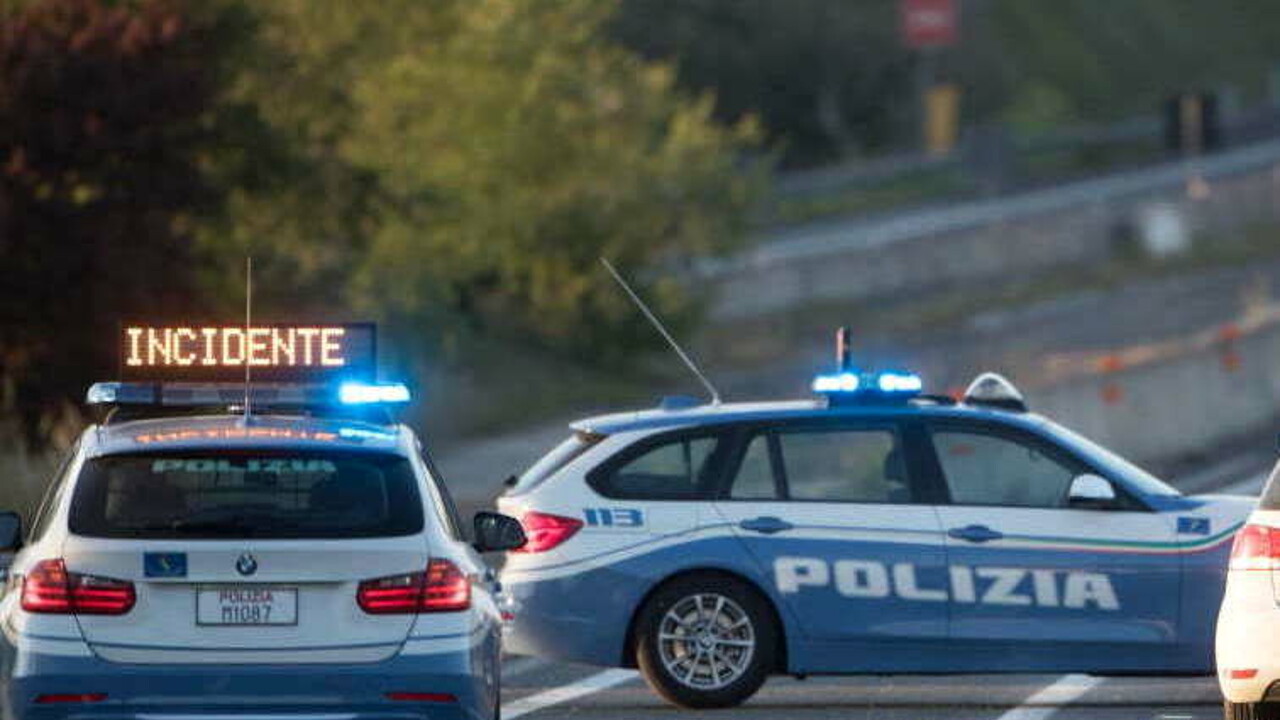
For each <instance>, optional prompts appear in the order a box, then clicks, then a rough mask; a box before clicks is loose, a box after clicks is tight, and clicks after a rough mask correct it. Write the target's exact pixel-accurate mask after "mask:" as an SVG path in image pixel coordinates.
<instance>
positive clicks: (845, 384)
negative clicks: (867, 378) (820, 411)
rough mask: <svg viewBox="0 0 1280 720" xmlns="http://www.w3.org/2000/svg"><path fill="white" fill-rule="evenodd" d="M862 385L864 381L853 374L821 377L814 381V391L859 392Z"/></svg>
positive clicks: (846, 373) (845, 373)
mask: <svg viewBox="0 0 1280 720" xmlns="http://www.w3.org/2000/svg"><path fill="white" fill-rule="evenodd" d="M861 385H862V379H861V378H859V377H858V375H857V373H851V372H842V373H837V374H835V375H819V376H818V377H816V378H814V379H813V391H814V392H816V393H837V392H857V391H858V388H859V387H860V386H861Z"/></svg>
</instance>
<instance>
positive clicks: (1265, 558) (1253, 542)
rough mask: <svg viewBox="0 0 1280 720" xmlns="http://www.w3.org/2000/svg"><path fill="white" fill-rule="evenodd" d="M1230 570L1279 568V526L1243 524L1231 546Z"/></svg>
mask: <svg viewBox="0 0 1280 720" xmlns="http://www.w3.org/2000/svg"><path fill="white" fill-rule="evenodd" d="M1229 567H1230V568H1231V569H1232V570H1280V528H1273V527H1267V526H1265V525H1245V526H1244V527H1243V528H1240V532H1238V533H1236V541H1235V544H1234V545H1233V546H1232V547H1231V562H1230V564H1229Z"/></svg>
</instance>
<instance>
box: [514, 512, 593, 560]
mask: <svg viewBox="0 0 1280 720" xmlns="http://www.w3.org/2000/svg"><path fill="white" fill-rule="evenodd" d="M520 524H521V525H523V526H524V534H525V537H526V538H527V539H528V542H526V543H525V544H524V547H522V548H520V549H518V550H513V551H512V552H524V553H539V552H546V551H548V550H550V549H552V548H554V547H556V546H558V545H560V544H561V543H563V542H564V541H565V540H568V539H569V538H571V537H573V536H574V533H576V532H578V531H579V530H581V529H582V521H581V520H579V519H578V518H571V517H564V516H562V515H550V514H548V513H540V512H536V511H530V512H527V513H525V514H524V517H522V518H520Z"/></svg>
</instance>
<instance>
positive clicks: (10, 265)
mask: <svg viewBox="0 0 1280 720" xmlns="http://www.w3.org/2000/svg"><path fill="white" fill-rule="evenodd" d="M212 39H213V34H212V32H211V28H210V27H207V26H201V25H199V24H197V23H193V22H191V20H190V18H189V17H188V16H187V15H186V14H185V13H184V9H183V6H182V5H180V4H179V3H177V2H174V1H171V0H144V1H143V2H139V3H137V4H136V5H129V6H112V5H108V4H106V3H104V2H102V1H101V0H46V1H45V2H40V3H35V4H31V5H29V6H28V7H25V8H21V9H11V10H8V11H6V12H5V13H4V14H3V15H0V164H2V169H0V268H3V271H4V277H5V280H4V282H3V283H0V297H2V298H3V299H2V300H0V378H2V379H3V386H2V387H3V391H2V393H0V401H2V403H3V409H4V410H5V411H6V414H9V415H12V414H13V413H15V412H16V413H19V414H20V415H21V418H22V421H23V426H24V428H25V430H26V432H27V435H28V439H29V440H30V441H31V442H32V443H33V444H34V443H38V442H39V441H40V440H41V438H42V437H44V436H45V435H46V434H47V433H48V432H49V431H50V430H51V424H52V423H54V422H56V419H57V418H58V417H59V416H60V414H63V413H65V412H66V410H67V408H69V407H70V405H69V404H68V399H69V398H71V397H74V396H75V395H76V394H78V393H82V392H84V390H85V387H86V385H87V384H88V383H89V382H90V381H92V380H93V379H95V378H96V377H101V376H102V375H109V374H110V373H111V372H112V371H113V370H114V368H115V366H116V360H115V357H114V351H115V328H116V326H117V325H116V324H117V323H118V322H119V321H120V319H122V318H125V317H130V316H135V317H136V316H155V315H156V314H157V313H163V314H166V315H170V316H180V315H181V314H182V313H184V312H190V311H194V310H196V309H197V308H199V306H200V302H199V300H198V299H197V298H196V297H193V293H192V288H191V283H190V280H191V278H192V276H193V273H192V270H191V268H192V244H191V238H192V229H193V227H194V226H195V224H196V222H197V220H198V219H199V217H200V216H201V215H202V214H203V213H205V212H207V211H209V210H210V209H211V208H213V207H215V206H216V202H217V194H216V192H215V190H214V189H213V188H211V187H210V186H209V185H208V184H207V182H206V181H205V178H204V177H203V174H202V171H201V153H202V149H203V148H204V147H205V146H206V142H207V139H208V133H209V127H208V125H207V123H206V120H207V118H206V114H205V113H206V109H207V107H208V105H209V100H210V98H211V97H212V95H213V93H214V91H215V85H216V66H215V65H213V64H211V63H210V57H211V56H212V54H213V52H214V48H213V47H211V41H212Z"/></svg>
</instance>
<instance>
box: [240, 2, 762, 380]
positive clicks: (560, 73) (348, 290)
mask: <svg viewBox="0 0 1280 720" xmlns="http://www.w3.org/2000/svg"><path fill="white" fill-rule="evenodd" d="M610 11H611V9H610V7H609V6H608V5H607V4H602V3H598V2H590V1H587V0H567V1H565V2H549V1H547V0H537V1H535V2H523V1H517V0H482V1H480V2H470V1H468V2H459V1H452V2H434V3H420V2H403V1H397V2H394V3H392V6H386V5H383V4H367V3H360V4H355V3H348V2H322V3H306V2H296V1H295V2H282V3H280V4H277V5H275V6H273V7H272V8H271V9H269V10H264V11H262V12H263V13H264V14H263V20H262V24H263V27H264V33H263V44H264V47H263V49H262V53H263V57H267V58H269V60H268V61H267V62H265V63H255V64H254V65H253V66H247V67H246V68H245V73H244V79H243V80H242V81H241V82H240V83H239V87H241V88H242V89H243V94H242V97H243V98H246V99H249V100H251V101H252V102H254V103H256V105H257V107H258V108H259V112H260V114H261V116H262V117H264V118H266V119H267V121H268V123H269V124H270V125H271V126H272V127H273V128H274V129H275V130H276V131H277V132H288V133H289V134H290V135H292V136H294V137H296V138H298V140H299V144H298V147H297V148H296V153H297V157H299V158H301V161H302V166H303V167H308V166H310V167H314V168H318V171H316V172H310V171H308V172H306V173H304V174H306V175H308V176H309V177H311V178H313V179H315V178H329V179H331V180H332V181H333V182H334V183H336V185H335V187H334V188H329V191H324V192H322V191H320V190H321V188H319V187H318V186H317V185H315V184H314V183H313V184H306V183H304V185H303V186H302V187H305V188H314V189H315V192H314V193H313V195H312V197H311V198H310V199H309V200H308V199H307V198H304V197H301V196H295V197H299V199H300V200H301V202H300V204H299V205H297V206H291V208H290V212H291V213H293V214H294V215H295V217H293V218H292V219H286V218H282V217H281V216H280V215H279V214H278V213H277V212H275V208H277V207H279V206H278V205H276V203H275V201H274V200H273V201H271V202H261V203H257V204H256V205H255V204H254V203H253V202H243V203H240V202H238V201H235V200H234V199H233V208H232V210H233V214H232V220H233V225H232V227H233V228H244V227H251V226H254V225H258V226H271V227H275V228H276V230H275V231H274V232H273V233H272V236H273V237H276V238H279V237H286V238H295V239H296V240H297V242H296V243H286V244H280V243H277V244H275V245H274V246H272V247H268V248H267V249H266V250H267V252H268V253H280V254H281V256H280V257H278V258H276V259H275V261H274V264H275V266H276V267H285V268H288V267H299V268H316V267H321V268H329V269H330V270H331V271H335V272H336V274H335V275H333V277H336V278H340V280H339V281H338V282H332V283H329V282H326V283H323V285H324V287H323V290H324V292H325V293H326V294H327V297H330V298H332V297H335V292H334V289H335V288H339V289H340V296H341V297H342V298H344V299H346V300H348V301H349V302H350V304H351V305H353V306H354V307H356V308H359V309H361V310H363V311H364V312H365V313H367V314H370V315H373V316H375V317H382V318H388V317H391V318H401V319H405V318H407V319H409V320H412V321H414V322H416V323H418V324H422V323H424V322H427V323H429V326H430V327H431V328H432V334H433V335H434V337H435V338H436V339H437V340H438V341H440V342H442V343H443V344H445V345H451V346H455V347H456V343H457V341H458V340H459V339H460V338H461V339H465V338H466V337H469V336H473V335H476V334H483V335H499V336H503V337H506V338H508V339H512V338H514V339H518V340H521V341H525V342H532V343H533V344H534V345H536V346H539V347H542V348H551V349H555V350H557V351H561V352H570V353H572V352H580V351H582V350H584V349H586V348H593V349H594V350H595V356H596V358H597V359H601V358H607V357H610V356H611V357H613V358H615V359H617V358H622V357H625V356H626V355H627V351H629V350H632V349H634V348H635V347H636V345H637V340H635V339H633V338H635V337H637V334H635V333H632V332H631V329H632V328H633V327H634V325H633V322H634V320H633V317H634V316H633V314H632V313H631V312H629V311H628V310H627V309H626V307H625V303H624V302H623V301H622V300H621V298H619V297H618V296H617V294H616V290H615V289H613V288H612V287H611V286H610V285H609V280H608V279H607V277H606V276H605V275H604V274H603V273H601V271H600V269H599V267H598V265H597V258H598V257H599V256H601V255H610V256H612V257H614V258H616V259H617V260H619V261H620V262H621V263H623V264H624V265H625V266H627V267H629V268H631V269H633V270H645V271H648V272H649V273H650V275H648V276H646V277H655V278H656V277H659V276H661V277H666V278H669V277H670V273H669V272H666V270H669V269H672V268H676V267H679V266H681V265H682V264H684V263H687V262H688V261H689V259H690V258H691V257H694V256H697V255H703V254H714V253H717V252H722V251H724V250H726V249H727V248H729V247H732V246H734V244H735V243H736V242H737V241H738V240H739V239H740V238H741V237H742V234H743V221H744V217H745V214H746V209H747V207H748V204H749V202H750V199H751V195H752V191H753V188H754V186H755V184H756V181H757V179H758V178H757V176H756V174H755V173H754V172H753V170H752V168H751V167H749V166H747V165H745V164H743V163H741V162H740V157H741V155H740V153H741V151H743V150H744V149H746V148H749V147H751V146H752V144H753V142H754V140H755V131H754V128H753V126H752V124H751V122H750V120H745V121H743V122H741V123H739V124H738V125H736V126H734V127H732V128H726V127H724V126H721V125H720V124H718V123H716V122H715V121H714V120H713V118H712V101H711V99H710V98H709V97H697V98H689V97H687V96H686V95H684V94H682V93H681V92H679V91H677V89H676V88H675V86H674V77H673V73H672V71H671V69H670V68H669V67H667V66H666V65H664V64H660V63H650V62H645V61H644V60H642V59H641V58H639V57H638V56H636V55H635V54H633V53H631V52H629V51H626V50H624V49H622V48H621V47H619V46H617V45H616V44H613V43H611V42H610V40H609V38H608V37H607V34H606V33H605V32H604V26H605V23H606V22H607V21H608V19H609V13H610ZM277 67H278V68H281V69H282V70H281V71H279V72H278V71H277V70H275V68H277ZM281 72H283V73H288V74H289V76H290V77H291V79H292V81H293V82H291V83H289V84H288V85H287V86H284V87H282V86H281V84H280V83H279V80H278V78H279V77H280V76H281ZM335 188H339V189H342V188H345V189H349V190H351V191H350V192H343V191H341V190H339V191H334V189H335ZM263 197H265V198H272V197H274V196H273V195H272V194H271V193H267V194H266V195H264V196H263ZM300 208H307V209H306V210H302V211H299V209H300ZM332 218H340V219H341V221H340V222H334V221H331V219H332ZM317 222H319V223H324V224H325V225H324V227H326V228H328V231H325V232H318V233H317V232H313V231H309V230H308V228H312V230H314V227H315V223H317ZM658 269H661V270H662V272H658V273H657V274H654V273H655V271H656V270H658ZM321 275H323V273H322V274H321ZM653 284H654V285H655V286H656V287H655V289H656V291H657V295H658V297H659V302H660V304H662V305H663V306H664V307H665V308H667V309H668V310H680V309H682V308H688V307H689V303H688V298H687V297H685V296H683V295H682V294H681V293H680V292H679V289H678V287H677V284H676V283H675V282H672V281H670V280H663V281H660V282H655V283H653ZM646 344H647V342H646Z"/></svg>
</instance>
